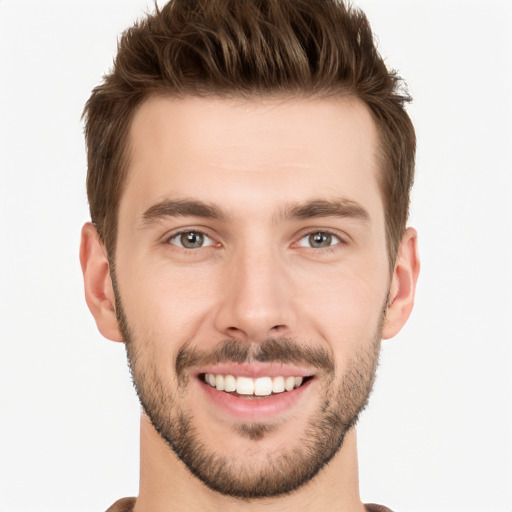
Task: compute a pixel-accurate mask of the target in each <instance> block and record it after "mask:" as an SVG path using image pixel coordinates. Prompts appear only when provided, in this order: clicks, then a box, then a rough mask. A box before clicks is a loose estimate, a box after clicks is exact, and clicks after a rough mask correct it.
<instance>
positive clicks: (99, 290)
mask: <svg viewBox="0 0 512 512" xmlns="http://www.w3.org/2000/svg"><path fill="white" fill-rule="evenodd" d="M80 264H81V266H82V273H83V277H84V290H85V300H86V302H87V306H89V310H90V311H91V313H92V315H93V316H94V319H95V320H96V325H97V327H98V330H99V331H100V333H101V334H102V335H103V336H105V338H107V339H109V340H112V341H123V338H122V336H121V332H120V331H119V326H118V323H117V318H116V312H115V306H114V304H115V296H114V290H113V287H112V280H111V278H110V265H109V262H108V258H107V256H106V251H105V248H104V246H103V243H102V242H101V240H100V237H99V235H98V231H97V230H96V227H95V226H94V224H92V223H91V222H88V223H86V224H85V225H84V227H83V228H82V237H81V243H80Z"/></svg>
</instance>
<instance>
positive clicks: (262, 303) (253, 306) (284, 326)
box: [218, 239, 292, 341]
mask: <svg viewBox="0 0 512 512" xmlns="http://www.w3.org/2000/svg"><path fill="white" fill-rule="evenodd" d="M226 274H227V275H226V276H225V279H226V283H227V286H226V288H225V293H224V294H223V301H222V304H221V308H220V311H219V312H218V327H219V328H220V329H221V330H222V331H224V332H225V333H226V334H228V335H229V336H230V337H238V338H240V337H243V338H244V339H246V340H249V341H261V340H262V339H264V338H267V337H269V336H272V335H274V336H275V335H277V334H281V335H282V334H284V332H286V331H287V330H288V329H290V328H291V323H292V305H291V297H290V295H291V287H290V283H288V282H287V274H286V269H285V262H284V260H283V257H282V255H281V254H280V253H279V251H278V250H277V248H276V247H275V246H274V244H272V243H271V242H270V241H269V240H268V239H267V240H266V243H257V242H254V241H253V243H245V244H243V245H240V246H239V247H237V248H236V249H235V250H234V251H233V254H232V256H231V258H229V263H228V264H227V266H226Z"/></svg>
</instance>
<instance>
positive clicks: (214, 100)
mask: <svg viewBox="0 0 512 512" xmlns="http://www.w3.org/2000/svg"><path fill="white" fill-rule="evenodd" d="M400 85H401V81H400V79H399V78H398V77H397V76H396V75H394V74H393V73H391V72H389V71H388V70H387V69H386V67H385V65H384V63H383V62H382V59H381V58H380V56H379V55H378V53H377V52H376V49H375V47H374V44H373V38H372V34H371V31H370V28H369V25H368V22H367V20H366V18H365V17H364V15H363V14H362V13H361V12H360V11H357V10H352V9H349V8H348V7H346V6H345V5H344V4H343V3H341V2H337V1H331V0H329V1H325V0H199V1H194V2H191V1H185V0H176V1H172V2H170V3H169V4H167V5H166V6H165V7H164V8H163V9H162V10H161V11H157V12H156V13H155V14H154V15H151V16H148V17H147V18H146V19H145V20H143V21H141V22H140V23H138V24H137V25H135V26H134V27H132V28H131V29H129V30H128V31H127V32H125V34H124V35H123V38H122V39H121V41H120V45H119V51H118V55H117V58H116V61H115V65H114V68H113V70H112V72H111V73H110V74H108V75H107V76H106V77H105V79H104V82H103V84H102V85H100V86H99V87H97V88H96V89H95V90H94V91H93V93H92V96H91V98H90V99H89V101H88V103H87V105H86V108H85V119H86V138H87V144H88V165H89V171H88V178H87V189H88V195H89V202H90V209H91V217H92V223H88V224H86V225H85V226H84V228H83V231H82V245H81V253H80V257H81V263H82V269H83V273H84V282H85V294H86V299H87V303H88V306H89V308H90V310H91V312H92V314H93V315H94V317H95V320H96V323H97V325H98V328H99V330H100V332H101V333H102V334H103V335H104V336H105V337H107V338H109V339H111V340H114V341H120V342H124V343H125V346H126V350H127V355H128V360H129V364H130V368H131V372H132V375H133V381H134V384H135V387H136V390H137V393H138V396H139V398H140V402H141V404H142V408H143V412H142V417H141V474H140V490H139V496H138V498H137V499H135V498H127V499H122V500H120V501H118V502H117V503H116V504H114V505H113V506H112V507H111V508H110V509H109V511H118V512H119V511H132V510H133V511H135V512H140V511H164V510H173V511H195V510H225V511H231V510H237V511H238V510H247V511H252V510H262V509H265V510H269V511H281V510H292V509H293V510H295V511H301V510H308V511H312V510H315V511H328V510H345V511H354V512H355V511H358V512H362V511H365V510H367V511H378V510H387V509H385V508H384V507H380V506H377V505H366V506H365V505H363V504H362V503H361V500H360V498H359V491H358V476H357V452H356V433H355V424H356V421H357V418H358V415H359V413H360V412H361V410H362V409H363V408H364V407H365V405H366V403H367V400H368V396H369V394H370V392H371V389H372V385H373V381H374V376H375V370H376V367H377V363H378V355H379V350H380V342H381V339H383V338H384V339H385V338H390V337H392V336H394V335H395V334H396V333H397V332H398V331H399V330H400V329H401V327H402V326H403V325H404V323H405V322H406V320H407V318H408V316H409V314H410V312H411V309H412V306H413V300H414V290H415V283H416V280H417V276H418V271H419V261H418V257H417V250H416V233H415V231H414V230H413V229H412V228H406V220H407V214H408V205H409V192H410V188H411V185H412V180H413V171H414V153H415V137H414V130H413V127H412V124H411V122H410V119H409V117H408V116H407V114H406V113H405V111H404V109H403V105H404V103H405V102H406V101H407V100H408V98H407V97H406V96H405V95H403V94H400V90H399V89H400Z"/></svg>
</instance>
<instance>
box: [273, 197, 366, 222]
mask: <svg viewBox="0 0 512 512" xmlns="http://www.w3.org/2000/svg"><path fill="white" fill-rule="evenodd" d="M317 217H343V218H352V219H356V220H361V221H364V222H369V220H370V215H369V213H368V211H367V210H366V209H365V208H363V207H362V206H361V205H360V204H359V203H357V202H355V201H352V200H351V199H345V198H339V199H335V200H326V199H315V200H312V201H306V202H304V203H296V204H295V205H293V206H291V207H288V208H285V209H283V210H282V211H281V212H280V213H279V214H278V217H277V219H276V220H280V219H283V220H292V219H299V220H303V219H313V218H317Z"/></svg>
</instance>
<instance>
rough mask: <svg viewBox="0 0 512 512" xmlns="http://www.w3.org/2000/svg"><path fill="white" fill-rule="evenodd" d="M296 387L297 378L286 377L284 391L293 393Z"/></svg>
mask: <svg viewBox="0 0 512 512" xmlns="http://www.w3.org/2000/svg"><path fill="white" fill-rule="evenodd" d="M294 387H295V377H286V380H285V381H284V389H286V391H291V390H292V389H293V388H294Z"/></svg>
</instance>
